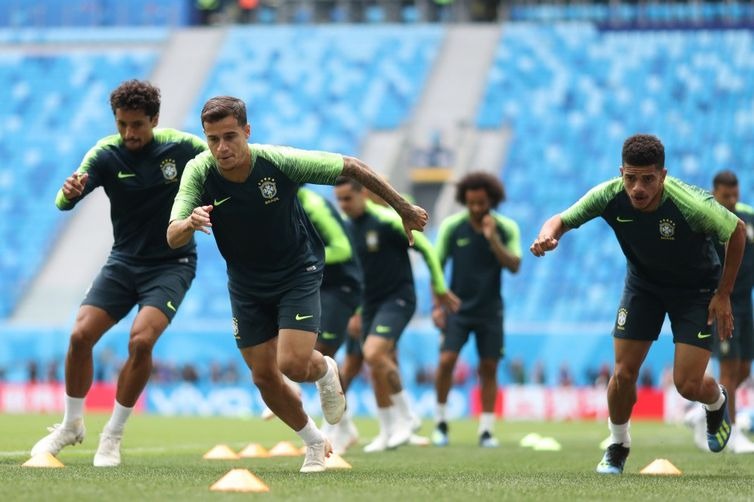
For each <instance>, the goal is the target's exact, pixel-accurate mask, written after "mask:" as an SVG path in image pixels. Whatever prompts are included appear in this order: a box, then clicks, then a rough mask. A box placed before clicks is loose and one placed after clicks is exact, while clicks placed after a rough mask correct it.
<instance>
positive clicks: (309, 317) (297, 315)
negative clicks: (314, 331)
mask: <svg viewBox="0 0 754 502" xmlns="http://www.w3.org/2000/svg"><path fill="white" fill-rule="evenodd" d="M312 317H314V315H301V314H296V320H297V321H303V320H304V319H311V318H312Z"/></svg>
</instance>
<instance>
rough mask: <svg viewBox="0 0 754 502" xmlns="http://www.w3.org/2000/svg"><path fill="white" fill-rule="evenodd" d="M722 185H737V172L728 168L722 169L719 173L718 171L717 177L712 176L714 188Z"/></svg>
mask: <svg viewBox="0 0 754 502" xmlns="http://www.w3.org/2000/svg"><path fill="white" fill-rule="evenodd" d="M720 185H723V186H726V187H737V186H738V177H737V176H736V173H734V172H733V171H729V170H727V169H726V170H725V171H720V172H719V173H717V174H716V175H715V177H714V178H712V188H717V187H719V186H720Z"/></svg>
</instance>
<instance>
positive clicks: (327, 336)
mask: <svg viewBox="0 0 754 502" xmlns="http://www.w3.org/2000/svg"><path fill="white" fill-rule="evenodd" d="M322 338H324V339H325V340H335V339H336V338H338V335H336V334H335V333H330V332H329V331H323V332H322Z"/></svg>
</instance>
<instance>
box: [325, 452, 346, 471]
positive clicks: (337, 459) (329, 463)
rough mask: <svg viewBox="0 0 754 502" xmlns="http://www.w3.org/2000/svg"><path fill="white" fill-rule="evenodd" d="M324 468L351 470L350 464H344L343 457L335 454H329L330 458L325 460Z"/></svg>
mask: <svg viewBox="0 0 754 502" xmlns="http://www.w3.org/2000/svg"><path fill="white" fill-rule="evenodd" d="M325 467H326V468H327V469H351V464H349V463H348V462H346V461H345V460H344V459H343V457H341V456H340V455H338V454H337V453H331V454H330V456H329V457H327V458H326V459H325Z"/></svg>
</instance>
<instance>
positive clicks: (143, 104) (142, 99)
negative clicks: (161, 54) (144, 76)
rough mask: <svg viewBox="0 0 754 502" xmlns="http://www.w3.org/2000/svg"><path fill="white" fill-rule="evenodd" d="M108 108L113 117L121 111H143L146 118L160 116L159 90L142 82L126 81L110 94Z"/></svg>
mask: <svg viewBox="0 0 754 502" xmlns="http://www.w3.org/2000/svg"><path fill="white" fill-rule="evenodd" d="M110 107H111V108H112V109H113V115H115V110H117V109H118V108H120V109H122V110H143V111H144V114H145V115H146V116H147V117H150V118H154V117H156V116H157V115H159V114H160V90H159V89H158V88H157V87H155V86H153V85H152V84H150V83H149V82H145V81H142V80H126V81H125V82H123V83H122V84H120V85H119V86H118V87H116V88H115V90H114V91H113V92H112V93H110Z"/></svg>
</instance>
